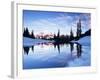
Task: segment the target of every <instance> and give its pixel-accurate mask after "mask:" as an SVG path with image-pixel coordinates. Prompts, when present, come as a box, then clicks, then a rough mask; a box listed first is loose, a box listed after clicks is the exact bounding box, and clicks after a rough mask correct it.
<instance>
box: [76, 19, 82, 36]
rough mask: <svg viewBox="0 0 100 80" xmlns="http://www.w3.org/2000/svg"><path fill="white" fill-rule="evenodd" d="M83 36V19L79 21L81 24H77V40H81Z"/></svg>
mask: <svg viewBox="0 0 100 80" xmlns="http://www.w3.org/2000/svg"><path fill="white" fill-rule="evenodd" d="M81 34H82V29H81V19H79V22H78V23H77V32H76V36H77V38H79V37H80V36H81Z"/></svg>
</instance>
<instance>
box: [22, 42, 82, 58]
mask: <svg viewBox="0 0 100 80" xmlns="http://www.w3.org/2000/svg"><path fill="white" fill-rule="evenodd" d="M74 44H76V51H77V52H76V54H77V57H78V58H79V57H80V56H81V54H82V45H81V44H79V43H52V44H51V43H42V44H38V46H40V45H42V46H43V45H47V46H48V45H52V46H54V48H55V49H57V50H58V53H59V54H60V53H61V52H60V49H61V47H63V46H64V45H70V52H71V55H72V54H73V50H74V48H75V46H74ZM34 47H35V46H34V45H32V46H27V47H26V46H25V47H23V49H24V54H27V55H28V54H29V50H30V49H31V50H32V51H33V53H34ZM67 47H69V46H67Z"/></svg>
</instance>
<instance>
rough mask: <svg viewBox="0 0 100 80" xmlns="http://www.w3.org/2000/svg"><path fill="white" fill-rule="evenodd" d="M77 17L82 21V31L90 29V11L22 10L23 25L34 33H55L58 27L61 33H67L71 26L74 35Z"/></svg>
mask: <svg viewBox="0 0 100 80" xmlns="http://www.w3.org/2000/svg"><path fill="white" fill-rule="evenodd" d="M79 18H81V21H82V32H85V31H87V30H88V29H90V27H91V23H90V22H91V14H90V13H75V12H52V11H34V10H23V26H24V27H25V28H26V27H28V29H29V30H30V31H32V30H34V34H39V33H41V32H43V33H46V34H50V33H55V34H57V32H58V29H59V30H60V33H61V34H64V35H66V34H68V35H69V33H70V30H71V28H72V30H73V33H74V35H76V29H77V22H78V20H79Z"/></svg>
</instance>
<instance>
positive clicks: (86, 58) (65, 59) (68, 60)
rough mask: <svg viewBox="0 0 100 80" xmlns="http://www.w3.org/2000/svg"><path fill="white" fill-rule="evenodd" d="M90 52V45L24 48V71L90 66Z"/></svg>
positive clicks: (44, 44)
mask: <svg viewBox="0 0 100 80" xmlns="http://www.w3.org/2000/svg"><path fill="white" fill-rule="evenodd" d="M90 51H91V47H90V45H82V44H79V43H72V42H70V43H55V42H46V43H38V44H35V45H28V46H23V52H24V53H23V69H39V68H63V67H82V66H90V65H91V52H90Z"/></svg>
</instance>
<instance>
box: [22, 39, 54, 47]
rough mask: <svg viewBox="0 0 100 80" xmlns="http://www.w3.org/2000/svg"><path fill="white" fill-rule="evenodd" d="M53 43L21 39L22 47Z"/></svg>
mask: <svg viewBox="0 0 100 80" xmlns="http://www.w3.org/2000/svg"><path fill="white" fill-rule="evenodd" d="M52 42H54V41H50V40H43V39H32V38H27V37H24V38H23V46H32V45H37V44H42V43H45V44H46V43H52Z"/></svg>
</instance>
